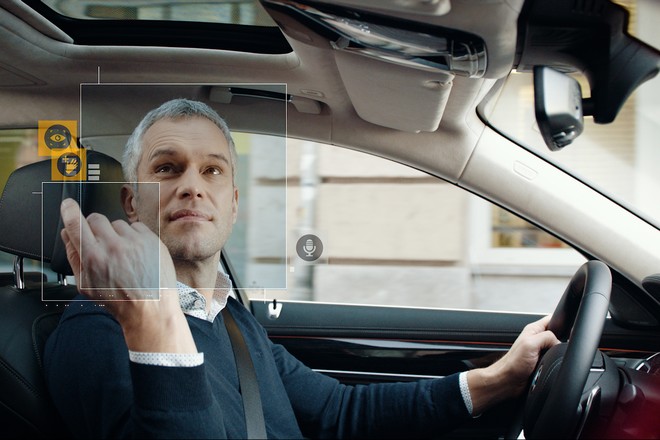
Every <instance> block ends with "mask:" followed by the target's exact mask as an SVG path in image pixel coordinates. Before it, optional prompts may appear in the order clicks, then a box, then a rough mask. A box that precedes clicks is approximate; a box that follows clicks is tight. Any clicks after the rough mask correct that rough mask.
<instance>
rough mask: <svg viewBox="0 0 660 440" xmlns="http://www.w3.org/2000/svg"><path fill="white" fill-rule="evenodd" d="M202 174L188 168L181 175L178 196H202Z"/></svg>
mask: <svg viewBox="0 0 660 440" xmlns="http://www.w3.org/2000/svg"><path fill="white" fill-rule="evenodd" d="M201 179H202V176H201V175H200V174H199V173H198V172H197V171H196V170H194V169H192V168H188V169H187V170H186V171H185V172H184V173H183V174H182V175H181V176H180V177H179V185H178V188H177V196H178V197H182V198H188V197H190V198H197V197H202V181H201Z"/></svg>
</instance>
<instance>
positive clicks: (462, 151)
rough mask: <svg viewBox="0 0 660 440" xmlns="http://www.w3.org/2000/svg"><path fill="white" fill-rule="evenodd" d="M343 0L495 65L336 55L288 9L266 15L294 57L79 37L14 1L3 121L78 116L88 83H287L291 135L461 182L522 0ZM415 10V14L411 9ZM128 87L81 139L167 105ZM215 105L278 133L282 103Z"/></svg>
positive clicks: (2, 87)
mask: <svg viewBox="0 0 660 440" xmlns="http://www.w3.org/2000/svg"><path fill="white" fill-rule="evenodd" d="M339 3H342V4H346V5H351V6H357V7H361V8H362V9H364V10H371V11H374V12H378V13H379V14H386V15H393V16H396V17H399V18H401V19H406V20H411V21H416V22H419V23H420V24H432V25H438V26H444V27H451V28H453V29H458V30H462V31H466V32H469V33H472V34H475V35H477V36H479V37H481V38H482V39H483V40H484V41H485V44H486V47H487V48H488V66H487V69H486V72H485V74H484V75H483V77H482V78H467V77H463V76H455V75H453V74H451V73H447V72H440V71H435V72H430V71H428V70H423V69H415V68H410V67H402V66H399V65H396V64H392V63H388V62H385V61H381V60H375V59H372V58H369V57H365V56H362V55H357V54H354V53H348V52H342V51H336V50H333V48H332V47H331V45H330V43H329V41H328V40H327V39H326V38H324V37H322V36H320V35H318V34H316V33H314V32H313V31H311V30H309V29H307V28H305V27H303V26H302V25H301V24H300V23H298V22H296V21H295V20H293V19H292V18H290V17H289V16H287V15H285V14H282V13H281V12H280V11H269V12H270V13H271V15H272V16H273V18H274V20H275V21H276V22H277V23H278V25H279V26H280V28H281V29H282V31H283V33H284V36H285V37H286V39H287V41H288V43H289V44H290V46H291V48H292V49H293V50H292V52H290V53H285V54H259V53H248V52H236V51H228V50H212V49H194V48H181V47H121V46H100V45H95V46H90V45H87V46H86V45H79V44H75V43H74V42H73V40H72V38H71V37H70V36H69V35H67V34H65V33H64V32H63V31H62V30H60V29H58V28H57V27H56V26H54V25H53V24H52V23H51V22H49V21H48V20H46V19H45V18H44V17H43V16H41V15H39V14H38V13H37V12H35V11H34V10H33V9H31V8H30V7H29V6H27V5H26V4H25V3H23V2H21V1H18V0H10V1H8V2H4V3H3V5H2V9H0V41H3V50H2V51H1V53H0V99H2V102H3V103H6V105H4V106H2V108H0V124H1V126H2V127H10V128H15V127H34V126H35V125H36V123H37V121H38V120H40V119H45V120H53V119H78V118H79V116H80V113H79V108H80V85H81V84H94V83H99V82H100V83H103V84H110V83H193V84H216V83H257V84H258V83H284V84H286V85H287V92H288V93H289V94H290V95H291V96H292V98H293V99H292V102H290V103H289V104H288V106H287V131H288V135H289V136H291V137H301V138H307V139H312V140H317V141H322V142H325V143H329V144H335V145H343V146H350V147H351V148H355V149H363V150H366V151H370V152H373V153H375V154H378V155H381V156H385V157H390V158H392V159H395V160H398V161H400V162H403V163H407V164H410V165H412V166H415V167H417V168H420V169H423V170H425V171H429V172H431V173H433V174H436V175H440V176H442V177H445V178H448V180H452V181H456V179H457V178H458V176H459V175H460V171H461V170H462V169H463V167H464V165H465V161H466V160H467V158H469V156H470V153H471V150H472V148H474V145H475V143H476V141H477V139H478V134H479V133H480V131H481V129H482V128H483V125H482V123H481V122H480V121H479V119H478V118H477V116H476V113H475V111H474V108H475V106H476V104H477V103H478V102H479V100H480V99H481V98H482V97H483V96H484V95H485V94H486V93H487V92H488V91H489V90H490V88H491V87H492V86H493V84H494V83H495V81H496V79H498V78H500V77H503V76H506V75H507V74H508V72H509V71H510V70H511V68H512V64H513V58H514V55H515V45H516V28H517V24H516V23H517V19H518V14H519V12H520V9H521V7H522V3H523V1H522V0H515V1H511V0H508V1H489V2H483V1H481V0H462V1H460V2H453V3H451V4H449V2H448V1H443V2H435V3H434V4H435V6H433V8H432V10H430V11H429V6H428V3H429V2H421V1H420V2H411V4H412V5H413V6H411V7H410V8H408V9H407V11H408V12H406V13H402V12H401V11H400V7H399V6H398V5H399V2H397V1H383V2H380V1H379V2H374V1H369V0H356V1H342V2H339ZM431 3H433V2H431ZM415 8H417V10H418V12H417V13H415V12H410V11H414V10H416V9H415ZM447 9H449V11H447ZM485 18H488V19H485ZM208 90H209V88H208V87H201V86H200V87H197V88H196V89H195V87H191V94H192V96H195V97H197V98H198V99H201V100H206V101H209V97H208ZM383 91H386V93H383ZM131 93H132V92H131V91H130V89H127V90H126V91H124V92H122V88H121V87H118V88H114V89H113V93H112V94H109V95H108V96H106V97H105V100H104V102H103V103H99V105H104V104H105V105H107V106H108V108H112V107H113V102H112V101H113V100H116V101H118V102H130V103H131V105H130V106H127V107H126V106H125V108H124V109H123V110H122V111H121V112H114V113H111V112H109V114H108V118H104V120H99V121H98V124H97V125H96V126H94V127H92V126H90V125H87V126H86V127H85V133H94V134H95V136H94V138H93V139H89V140H87V141H85V139H81V143H82V144H83V145H86V146H88V147H90V148H94V147H95V145H96V146H97V147H98V148H103V147H108V146H109V145H115V144H119V145H121V141H122V140H123V138H125V136H126V135H127V134H128V133H129V132H130V131H131V130H132V128H133V127H134V125H135V123H136V122H137V121H138V120H139V119H140V118H141V116H142V115H143V114H144V112H146V111H147V110H148V109H149V108H150V107H152V103H153V102H158V101H162V95H161V93H162V89H160V88H153V89H151V92H146V91H145V92H144V94H143V95H142V96H141V98H140V99H139V100H138V99H134V98H133V97H132V96H131ZM149 93H153V94H154V95H153V96H146V95H148V94H149ZM209 102H210V103H211V104H212V105H213V106H214V107H215V108H216V109H217V110H218V111H219V112H220V113H221V114H222V115H223V116H225V117H226V118H227V119H228V121H229V123H230V125H231V126H232V128H233V129H235V130H247V131H254V132H269V131H272V127H271V126H270V125H269V122H268V115H269V114H272V111H273V109H274V108H276V107H277V104H276V103H272V102H269V101H267V100H263V99H262V100H255V99H252V101H250V99H249V98H236V99H233V100H232V103H231V104H223V103H217V102H216V103H214V102H212V101H209ZM237 104H242V105H237ZM277 108H279V107H277ZM259 115H261V116H262V117H259ZM410 145H415V148H409V147H408V146H410ZM118 148H121V146H120V147H118ZM110 153H111V154H112V153H115V152H113V151H110Z"/></svg>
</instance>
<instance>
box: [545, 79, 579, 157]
mask: <svg viewBox="0 0 660 440" xmlns="http://www.w3.org/2000/svg"><path fill="white" fill-rule="evenodd" d="M534 109H535V112H536V122H537V123H538V126H539V130H540V131H541V134H542V135H543V140H544V141H545V143H546V145H547V146H548V148H550V150H552V151H558V150H561V149H562V148H564V147H565V146H566V145H568V144H570V143H571V142H573V140H575V138H577V137H578V136H579V135H580V133H582V129H583V127H584V126H583V115H582V88H581V87H580V83H578V82H577V80H576V79H575V78H572V77H570V76H568V75H566V74H564V73H562V72H559V71H557V70H555V69H552V68H550V67H546V66H535V67H534Z"/></svg>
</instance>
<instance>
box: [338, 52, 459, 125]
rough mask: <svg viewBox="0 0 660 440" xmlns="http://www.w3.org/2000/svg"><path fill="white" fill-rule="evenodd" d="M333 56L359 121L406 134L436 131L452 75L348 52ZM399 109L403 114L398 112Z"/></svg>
mask: <svg viewBox="0 0 660 440" xmlns="http://www.w3.org/2000/svg"><path fill="white" fill-rule="evenodd" d="M334 54H335V60H336V63H337V68H338V69H339V73H340V75H341V78H342V81H343V83H344V86H345V87H346V92H347V93H348V95H349V97H350V99H351V101H352V102H353V106H354V107H355V111H356V112H357V114H358V115H359V116H360V117H361V118H362V119H364V120H365V121H367V122H371V123H372V124H377V125H381V126H383V127H388V128H394V129H396V130H402V131H409V132H420V131H427V132H432V131H435V130H437V129H438V126H439V125H440V120H441V119H442V114H443V112H444V110H445V107H446V105H447V100H448V99H449V94H450V92H451V88H452V80H453V79H454V75H453V74H450V73H442V72H426V71H423V70H419V69H413V68H408V67H404V66H399V65H397V64H392V63H388V62H385V61H381V60H377V59H374V58H369V57H365V56H361V55H359V54H355V53H351V52H344V51H336V52H334ZM365 72H367V74H365ZM401 108H405V109H406V111H405V112H400V111H398V110H399V109H401Z"/></svg>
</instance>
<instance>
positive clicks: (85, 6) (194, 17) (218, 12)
mask: <svg viewBox="0 0 660 440" xmlns="http://www.w3.org/2000/svg"><path fill="white" fill-rule="evenodd" d="M43 3H45V4H46V5H47V6H48V7H50V8H52V9H53V10H55V11H56V12H57V13H59V14H62V15H65V16H68V17H71V18H79V19H110V20H167V21H197V22H208V23H229V24H242V25H258V26H275V23H274V22H273V20H272V19H271V18H270V16H269V15H268V14H267V13H266V11H265V10H264V9H263V7H261V5H260V4H259V2H258V1H257V0H206V1H189V0H162V1H156V2H144V1H142V2H138V1H135V2H133V1H129V2H116V1H108V0H43Z"/></svg>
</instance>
